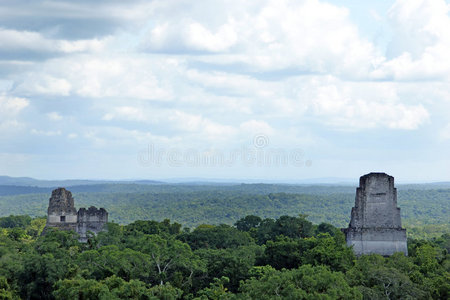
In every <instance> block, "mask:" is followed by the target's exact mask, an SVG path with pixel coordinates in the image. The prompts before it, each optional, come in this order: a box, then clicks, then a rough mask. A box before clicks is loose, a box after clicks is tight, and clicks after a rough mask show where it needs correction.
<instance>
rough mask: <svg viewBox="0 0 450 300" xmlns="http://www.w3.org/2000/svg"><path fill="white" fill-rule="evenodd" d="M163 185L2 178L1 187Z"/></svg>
mask: <svg viewBox="0 0 450 300" xmlns="http://www.w3.org/2000/svg"><path fill="white" fill-rule="evenodd" d="M115 183H123V184H133V183H138V184H163V182H162V181H155V180H136V181H132V180H129V181H128V180H122V181H120V180H117V181H114V180H85V179H73V180H71V179H69V180H40V179H34V178H30V177H9V176H0V185H9V186H31V187H42V188H56V187H71V186H83V185H98V184H115Z"/></svg>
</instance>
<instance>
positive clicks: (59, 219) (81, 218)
mask: <svg viewBox="0 0 450 300" xmlns="http://www.w3.org/2000/svg"><path fill="white" fill-rule="evenodd" d="M107 222H108V212H107V211H106V210H105V209H104V208H100V209H97V208H96V207H94V206H91V207H89V209H86V208H80V209H79V210H78V211H77V210H76V209H75V204H74V199H73V197H72V193H71V192H69V191H68V190H66V189H65V188H58V189H56V190H54V191H53V192H52V196H51V197H50V199H49V203H48V210H47V224H46V225H45V230H44V233H45V232H46V230H47V229H48V228H57V229H61V230H73V231H75V232H76V233H78V234H79V235H80V241H82V242H85V241H87V232H88V231H91V232H93V233H95V234H97V233H99V232H100V231H103V230H104V229H105V228H104V227H105V224H106V223H107Z"/></svg>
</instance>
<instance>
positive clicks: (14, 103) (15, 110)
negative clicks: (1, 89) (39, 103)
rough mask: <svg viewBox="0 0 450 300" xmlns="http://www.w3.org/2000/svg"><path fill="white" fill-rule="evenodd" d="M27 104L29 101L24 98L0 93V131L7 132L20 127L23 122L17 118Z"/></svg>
mask: <svg viewBox="0 0 450 300" xmlns="http://www.w3.org/2000/svg"><path fill="white" fill-rule="evenodd" d="M28 105H29V101H28V100H27V99H25V98H19V97H11V96H8V95H5V94H0V131H2V132H7V131H9V130H12V129H15V128H21V127H22V126H23V124H22V123H20V122H19V121H18V119H17V118H18V115H19V114H20V112H21V111H22V110H23V109H25V108H26V107H27V106H28Z"/></svg>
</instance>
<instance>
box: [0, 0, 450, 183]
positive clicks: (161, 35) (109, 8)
mask: <svg viewBox="0 0 450 300" xmlns="http://www.w3.org/2000/svg"><path fill="white" fill-rule="evenodd" d="M340 3H341V4H339V5H337V4H335V3H333V2H332V1H325V0H321V1H319V0H302V1H294V0H277V1H275V0H262V1H258V2H254V1H238V0H214V1H207V2H199V1H187V0H182V1H179V0H177V1H172V0H169V1H160V0H154V1H141V0H133V1H126V2H124V1H96V2H95V3H93V2H92V1H77V2H73V1H58V2H54V1H34V2H29V1H6V2H4V3H2V4H0V40H2V41H3V43H1V44H0V118H1V119H0V130H1V131H2V132H12V131H13V130H19V128H20V130H22V131H23V132H22V134H23V135H22V139H21V141H20V143H18V145H19V144H20V147H19V146H17V147H16V148H15V149H13V150H14V151H15V152H18V153H20V151H22V150H20V148H23V147H25V146H26V145H27V144H28V145H30V144H32V143H37V144H40V143H44V141H45V142H48V143H62V144H66V145H68V147H70V149H74V150H73V151H76V149H79V150H80V151H81V149H83V151H86V152H87V153H88V154H86V155H88V156H89V155H92V156H94V153H95V155H97V154H98V152H97V151H102V150H105V149H108V150H111V149H113V150H111V151H113V152H115V153H117V155H119V154H120V155H125V153H128V154H129V155H131V156H132V155H134V152H133V151H131V150H130V149H135V150H136V149H137V148H139V146H140V145H141V144H142V143H145V142H146V141H147V142H148V141H150V140H152V141H158V143H161V144H162V145H164V146H165V147H166V146H170V145H182V146H183V147H199V145H200V146H202V145H203V147H205V148H208V147H216V146H218V145H219V146H220V147H224V145H226V146H227V147H235V146H239V145H241V144H242V143H245V141H247V142H248V141H251V140H252V137H253V136H254V135H255V134H259V133H264V134H266V135H268V136H271V137H273V138H271V140H273V141H274V142H277V143H280V144H279V145H280V147H288V146H290V143H292V141H296V142H301V143H305V147H306V146H308V147H311V149H321V148H324V147H325V148H329V149H335V150H336V151H337V152H338V151H340V150H339V149H341V148H342V147H344V146H343V144H342V143H343V142H342V141H345V140H347V139H350V136H351V135H352V134H353V135H358V136H364V135H371V134H373V135H375V136H378V134H381V135H382V134H384V133H389V134H390V135H392V136H396V137H397V136H403V137H405V139H406V141H405V143H406V144H410V145H417V144H419V143H420V141H419V140H418V139H419V138H422V137H427V139H431V141H429V140H427V142H426V143H427V144H428V145H433V143H436V145H440V146H441V147H442V143H446V141H447V140H449V139H448V138H446V137H447V136H448V134H447V132H448V130H447V127H448V125H447V124H448V123H449V122H448V119H447V116H446V115H445V113H443V112H444V111H446V110H448V109H450V88H449V86H450V85H449V81H450V78H449V75H448V74H450V33H449V31H448V30H447V28H449V27H450V17H449V4H448V2H446V1H445V0H412V1H410V0H408V1H406V0H397V1H395V2H394V3H393V5H391V7H390V9H389V10H387V11H384V10H379V9H378V8H377V7H375V6H371V4H369V3H364V4H361V6H362V7H363V9H365V10H366V11H367V15H368V16H372V18H373V20H364V21H361V20H359V21H358V22H360V23H358V22H356V21H355V20H358V19H355V15H354V14H355V13H356V12H357V11H359V10H356V8H355V7H352V6H351V5H349V6H347V7H345V6H344V5H343V4H342V3H343V2H340ZM359 9H361V8H359ZM377 9H378V10H377ZM362 22H365V23H362ZM380 24H381V25H382V27H381V28H382V29H380V30H381V31H380V32H379V33H378V34H379V35H381V36H382V39H378V38H374V37H373V36H370V35H368V34H367V32H368V31H367V28H372V29H373V31H374V32H375V31H378V30H379V29H378V28H376V26H380ZM380 40H385V41H388V42H387V43H386V44H383V43H381V42H379V41H380ZM413 133H415V134H413ZM115 134H116V135H117V136H118V138H114V135H115ZM299 135H301V137H299ZM8 141H9V144H10V145H15V142H17V139H14V138H12V137H11V139H10V140H8ZM75 141H76V142H75ZM24 145H25V146H24ZM11 147H12V148H14V147H13V146H8V151H6V150H3V152H4V153H6V154H4V155H7V153H10V154H11V155H12V152H14V151H12V150H11ZM314 147H317V148H314ZM354 147H356V148H358V147H360V145H358V144H357V143H355V144H354ZM383 147H384V149H385V151H391V150H388V149H390V148H389V147H390V146H389V145H384V146H383ZM383 147H382V148H383ZM436 147H437V146H436ZM419 148H421V147H418V150H417V151H419ZM36 149H41V150H40V151H42V152H44V153H46V154H48V155H50V154H55V155H61V156H64V155H65V154H64V151H60V149H56V150H50V149H49V150H46V149H45V147H43V146H42V148H40V147H36ZM52 151H54V152H52ZM90 151H92V152H90ZM127 151H131V153H130V152H127ZM136 151H137V150H136ZM136 151H135V152H136ZM312 151H313V150H312ZM0 152H2V150H1V149H0ZM89 153H90V154H89ZM316 153H317V154H318V155H322V158H325V156H326V153H322V152H321V151H316ZM319 153H322V154H319ZM98 155H100V154H98ZM341 159H342V161H345V160H348V159H350V157H346V156H343V157H342V158H341ZM5 172H6V171H5ZM317 172H318V173H317V174H319V173H320V171H317ZM0 173H1V169H0Z"/></svg>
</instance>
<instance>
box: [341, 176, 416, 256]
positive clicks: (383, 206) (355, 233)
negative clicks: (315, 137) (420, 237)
mask: <svg viewBox="0 0 450 300" xmlns="http://www.w3.org/2000/svg"><path fill="white" fill-rule="evenodd" d="M344 233H345V235H346V240H347V244H348V245H349V246H353V250H354V252H355V254H356V255H361V254H370V253H377V254H381V255H384V256H388V255H392V254H394V253H395V252H403V253H404V254H405V255H407V254H408V250H407V244H406V230H405V229H403V228H402V224H401V218H400V208H398V207H397V189H396V188H395V187H394V177H392V176H389V175H387V174H385V173H370V174H367V175H364V176H362V177H361V178H360V180H359V187H358V188H357V189H356V198H355V206H354V207H353V208H352V212H351V220H350V224H349V227H348V228H346V229H344Z"/></svg>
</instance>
